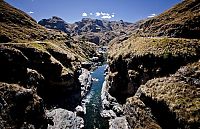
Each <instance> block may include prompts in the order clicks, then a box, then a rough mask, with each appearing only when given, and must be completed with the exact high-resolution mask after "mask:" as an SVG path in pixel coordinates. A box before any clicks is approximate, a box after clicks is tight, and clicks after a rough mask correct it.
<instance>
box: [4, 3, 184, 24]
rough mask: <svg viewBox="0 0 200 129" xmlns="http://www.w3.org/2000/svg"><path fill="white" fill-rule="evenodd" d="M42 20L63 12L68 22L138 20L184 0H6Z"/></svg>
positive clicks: (61, 15) (62, 16)
mask: <svg viewBox="0 0 200 129" xmlns="http://www.w3.org/2000/svg"><path fill="white" fill-rule="evenodd" d="M5 1H6V2H8V3H10V4H11V5H13V6H15V7H17V8H19V9H21V10H23V11H24V12H26V13H28V14H29V15H30V16H32V17H33V18H34V19H35V20H37V21H39V20H41V19H44V18H50V17H52V16H59V17H61V18H62V19H64V20H65V21H66V22H69V23H72V22H75V21H80V20H81V19H82V18H84V17H90V18H97V19H107V20H121V19H122V20H124V21H128V22H135V21H137V20H140V19H144V18H147V17H148V16H155V15H158V14H160V13H162V12H163V11H165V10H167V9H169V8H170V7H172V6H173V5H175V4H177V3H179V2H181V1H182V0H5Z"/></svg>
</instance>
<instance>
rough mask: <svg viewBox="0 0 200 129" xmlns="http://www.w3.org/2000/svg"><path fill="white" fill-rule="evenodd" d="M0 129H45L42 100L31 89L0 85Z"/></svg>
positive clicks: (46, 121) (5, 84)
mask: <svg viewBox="0 0 200 129" xmlns="http://www.w3.org/2000/svg"><path fill="white" fill-rule="evenodd" d="M0 108H1V109H0V114H1V115H0V123H1V124H0V127H1V129H7V128H11V129H16V128H27V129H29V128H36V129H37V128H45V127H47V126H48V123H49V120H48V117H47V116H46V115H45V110H44V105H43V101H42V99H41V98H40V97H39V96H38V95H37V94H36V93H35V91H33V90H32V89H25V88H23V87H22V86H20V85H18V84H8V83H2V82H1V83H0Z"/></svg>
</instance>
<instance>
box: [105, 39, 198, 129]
mask: <svg viewBox="0 0 200 129" xmlns="http://www.w3.org/2000/svg"><path fill="white" fill-rule="evenodd" d="M199 50H200V42H199V40H195V39H194V40H191V39H175V38H144V37H137V38H135V37H132V38H129V39H128V40H126V41H124V42H123V43H120V44H113V46H112V47H111V48H110V50H109V56H108V63H109V66H110V68H109V72H108V76H107V87H109V89H108V92H109V94H111V95H112V96H113V97H115V98H116V99H117V101H118V102H119V103H121V104H122V105H123V108H122V111H123V114H124V115H125V117H126V120H127V121H128V125H129V126H130V128H166V129H168V128H174V129H176V128H192V129H195V128H199V126H200V125H199V119H200V118H199V116H200V115H199V109H200V107H199V104H198V103H199V102H200V101H199V99H198V98H199V91H198V90H199V88H198V87H199V86H200V83H199V77H200V76H199V73H198V71H199V70H198V69H199V62H198V60H199V59H200V58H199V57H200V51H199ZM193 62H196V63H193ZM183 66H184V67H183ZM129 97H130V98H129ZM120 116H121V115H120ZM117 119H118V118H116V119H115V120H117ZM115 120H113V121H115ZM111 125H113V123H111Z"/></svg>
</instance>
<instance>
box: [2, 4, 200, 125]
mask: <svg viewBox="0 0 200 129" xmlns="http://www.w3.org/2000/svg"><path fill="white" fill-rule="evenodd" d="M199 12H200V2H199V1H198V0H184V1H181V2H180V3H178V4H177V5H175V6H173V7H172V8H170V9H168V10H166V11H165V12H163V13H161V14H160V15H158V16H155V17H151V18H147V19H143V20H140V21H138V22H135V23H129V22H125V21H123V20H120V21H108V20H100V19H91V18H83V19H82V20H81V21H77V22H74V23H67V22H65V21H64V20H63V19H61V18H60V17H58V16H53V17H52V18H49V19H42V20H40V21H39V22H38V23H37V22H36V21H35V20H34V19H33V18H31V17H30V16H29V15H28V14H26V13H25V12H23V11H21V10H19V9H17V8H15V7H13V6H11V5H10V4H8V3H7V2H5V1H4V0H0V128H1V129H199V128H200V40H199V39H200V13H199Z"/></svg>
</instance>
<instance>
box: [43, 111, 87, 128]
mask: <svg viewBox="0 0 200 129" xmlns="http://www.w3.org/2000/svg"><path fill="white" fill-rule="evenodd" d="M47 116H48V117H53V122H54V125H53V126H52V125H49V126H48V129H83V127H84V120H83V118H81V117H79V116H77V115H76V113H74V112H71V111H68V110H65V109H61V108H58V109H54V110H52V111H49V112H48V113H47Z"/></svg>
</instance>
